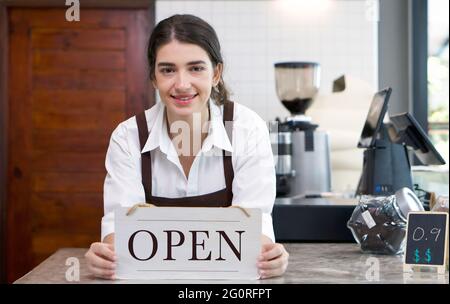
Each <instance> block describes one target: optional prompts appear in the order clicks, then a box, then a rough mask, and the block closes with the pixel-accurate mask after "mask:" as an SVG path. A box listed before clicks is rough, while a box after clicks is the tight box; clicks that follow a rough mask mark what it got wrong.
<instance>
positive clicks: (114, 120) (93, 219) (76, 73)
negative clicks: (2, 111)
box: [7, 8, 154, 282]
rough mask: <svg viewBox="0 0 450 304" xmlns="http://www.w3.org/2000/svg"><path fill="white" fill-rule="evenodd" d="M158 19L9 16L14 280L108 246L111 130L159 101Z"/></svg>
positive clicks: (51, 12)
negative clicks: (155, 69)
mask: <svg viewBox="0 0 450 304" xmlns="http://www.w3.org/2000/svg"><path fill="white" fill-rule="evenodd" d="M151 18H153V13H149V11H148V10H146V9H106V8H105V9H84V10H83V11H82V21H80V22H67V21H66V20H65V10H64V9H57V8H55V9H48V8H47V9H33V8H13V9H11V10H9V16H8V25H9V28H10V31H9V35H10V38H9V40H8V44H9V51H10V54H11V55H10V56H9V59H8V60H9V67H10V69H9V79H10V80H11V85H10V91H9V96H8V105H9V107H10V110H9V112H8V113H9V117H10V120H9V130H10V131H9V132H8V149H9V155H10V157H9V159H8V180H9V181H10V183H9V185H8V189H7V191H8V193H7V201H8V215H7V235H8V240H7V248H8V250H7V262H8V263H7V264H8V269H7V271H8V281H9V282H12V281H13V280H15V279H17V278H18V277H19V276H21V275H23V274H24V273H25V272H27V271H29V270H30V269H31V268H32V267H34V266H35V265H36V264H37V263H39V262H41V261H42V260H43V259H45V258H47V257H48V256H49V255H51V254H52V253H54V251H55V250H57V249H59V248H62V247H88V246H89V245H90V243H92V242H94V241H99V240H100V226H101V218H102V216H103V183H104V179H105V174H106V170H105V166H104V162H105V154H106V150H107V148H108V144H109V140H110V136H111V133H112V131H113V130H114V129H115V128H116V127H117V125H118V124H119V123H120V122H122V121H124V120H125V119H127V118H128V117H131V116H133V115H135V114H137V113H138V112H140V111H143V110H144V109H147V108H149V107H150V106H151V105H152V104H153V103H154V97H153V96H152V94H153V93H154V92H153V91H152V88H151V86H149V79H148V72H147V60H146V44H147V40H148V37H149V34H150V28H151V26H150V24H151V22H150V20H151ZM18 252H20V254H17V253H18Z"/></svg>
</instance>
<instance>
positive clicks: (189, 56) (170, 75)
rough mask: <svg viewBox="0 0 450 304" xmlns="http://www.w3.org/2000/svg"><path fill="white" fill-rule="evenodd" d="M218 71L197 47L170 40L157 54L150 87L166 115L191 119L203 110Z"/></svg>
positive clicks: (216, 81)
mask: <svg viewBox="0 0 450 304" xmlns="http://www.w3.org/2000/svg"><path fill="white" fill-rule="evenodd" d="M221 68H222V66H221V65H220V64H219V65H217V67H216V69H214V68H213V66H212V62H211V60H210V59H209V56H208V53H206V51H205V50H203V49H202V48H201V47H200V46H198V45H195V44H189V43H181V42H179V41H177V40H172V41H171V42H169V43H168V44H165V45H163V46H162V47H160V48H159V49H158V51H157V54H156V63H155V80H154V81H153V85H154V86H155V88H156V89H158V90H159V96H160V97H161V100H162V101H163V102H164V104H165V105H166V108H167V111H168V112H169V114H172V115H174V116H177V117H180V118H181V117H186V116H191V115H192V114H193V113H196V112H202V110H203V109H205V108H206V105H207V102H208V100H209V97H210V95H211V89H212V87H213V86H215V85H216V84H217V83H218V81H219V79H220V73H221V72H222V71H221Z"/></svg>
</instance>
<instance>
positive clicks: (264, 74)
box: [156, 0, 378, 120]
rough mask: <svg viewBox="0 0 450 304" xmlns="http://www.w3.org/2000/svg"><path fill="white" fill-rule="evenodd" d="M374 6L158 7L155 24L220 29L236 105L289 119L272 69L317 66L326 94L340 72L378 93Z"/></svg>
mask: <svg viewBox="0 0 450 304" xmlns="http://www.w3.org/2000/svg"><path fill="white" fill-rule="evenodd" d="M374 5H376V2H375V1H371V0H278V1H276V0H273V1H269V0H266V1H262V0H261V1H237V0H234V1H171V0H159V1H156V21H157V22H158V21H160V20H162V19H164V18H166V17H169V16H171V15H173V14H194V15H196V16H198V17H201V18H203V19H204V20H206V21H207V22H208V23H210V24H211V25H212V26H213V27H214V28H215V30H216V32H217V34H218V36H219V40H220V43H221V46H222V51H223V56H224V60H225V74H224V79H225V82H226V83H227V85H228V87H229V88H230V89H231V91H232V93H233V95H232V100H234V101H237V102H239V103H242V104H245V105H247V106H249V107H250V108H251V109H253V110H255V111H256V112H257V113H258V114H259V115H260V116H261V117H262V118H263V119H265V120H271V119H274V118H275V117H276V116H279V117H281V118H283V117H285V116H286V115H288V112H287V111H286V110H285V109H284V108H283V106H282V105H281V103H280V102H279V101H278V98H277V96H276V92H275V80H274V68H273V64H274V63H275V62H280V61H316V62H319V63H320V64H321V69H322V70H321V72H322V77H321V92H322V93H325V94H327V93H329V92H330V91H331V86H332V81H333V80H334V79H336V78H337V77H339V76H341V75H342V74H347V75H352V76H354V77H357V78H360V79H362V80H364V81H366V82H368V83H370V84H372V85H373V87H374V88H377V82H378V79H377V51H376V49H377V39H376V38H377V20H376V19H377V18H376V17H375V15H374V14H373V8H374Z"/></svg>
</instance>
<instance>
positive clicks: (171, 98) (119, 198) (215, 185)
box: [86, 15, 289, 279]
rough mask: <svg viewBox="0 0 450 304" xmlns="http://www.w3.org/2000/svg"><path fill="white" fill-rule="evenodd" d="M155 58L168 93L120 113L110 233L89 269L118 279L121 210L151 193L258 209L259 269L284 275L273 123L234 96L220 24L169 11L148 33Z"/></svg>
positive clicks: (94, 249)
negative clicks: (131, 113)
mask: <svg viewBox="0 0 450 304" xmlns="http://www.w3.org/2000/svg"><path fill="white" fill-rule="evenodd" d="M148 60H149V66H150V69H149V70H150V80H151V82H152V84H153V86H154V87H155V89H156V90H157V91H158V93H159V96H160V98H161V101H162V102H161V103H157V104H156V105H155V106H153V107H152V108H151V109H149V110H146V111H145V112H143V113H141V114H138V115H136V117H132V118H130V119H128V120H127V121H124V122H122V123H121V124H119V126H118V127H117V128H116V129H115V131H114V132H113V134H112V136H111V141H110V144H109V148H108V152H107V155H106V169H107V172H108V173H107V176H106V179H105V184H104V205H105V215H104V217H103V219H102V240H103V242H97V243H93V244H92V246H91V248H90V250H89V251H88V252H87V254H86V258H87V261H88V266H89V269H90V270H91V272H92V273H93V274H94V275H96V276H98V277H103V278H108V279H112V278H114V275H115V267H116V264H115V263H116V257H115V252H114V209H116V208H117V207H121V206H123V207H129V206H132V205H135V204H136V203H140V202H142V201H145V202H147V203H151V204H154V205H156V206H180V207H229V206H239V207H244V208H259V209H261V211H262V219H261V220H262V235H261V244H262V245H261V254H260V256H259V259H258V261H255V264H257V267H258V270H259V273H260V276H261V278H269V277H274V276H279V275H282V274H283V273H284V272H285V271H286V267H287V264H288V256H289V254H288V253H287V251H286V250H285V248H284V246H283V245H281V244H277V243H275V242H274V241H275V237H274V232H273V227H272V217H271V212H272V208H273V204H274V201H275V169H274V161H273V154H272V150H271V144H270V138H269V132H268V129H267V127H266V125H265V122H264V121H263V120H262V119H261V118H260V117H259V116H258V115H257V114H256V113H255V112H253V111H252V110H250V109H249V108H247V107H245V106H243V105H241V104H238V103H235V102H231V101H230V100H229V98H228V95H229V94H228V92H227V90H226V88H225V84H224V82H223V78H222V71H223V65H224V63H223V60H222V55H221V50H220V44H219V40H218V38H217V35H216V33H215V31H214V29H213V28H212V27H211V26H210V25H209V24H208V23H206V22H205V21H203V20H202V19H200V18H198V17H195V16H192V15H174V16H172V17H170V18H167V19H165V20H163V21H161V22H160V23H159V24H158V25H157V26H156V27H155V29H154V31H153V33H152V35H151V37H150V40H149V44H148ZM179 137H181V138H182V139H186V140H181V141H179V140H178V139H179ZM196 139H199V140H198V141H196ZM196 143H197V144H196ZM186 151H187V152H186ZM256 176H257V177H258V178H255V177H256Z"/></svg>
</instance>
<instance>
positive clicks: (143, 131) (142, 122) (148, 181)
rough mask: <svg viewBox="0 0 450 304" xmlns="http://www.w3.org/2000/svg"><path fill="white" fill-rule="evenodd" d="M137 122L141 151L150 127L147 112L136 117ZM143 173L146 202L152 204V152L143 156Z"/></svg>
mask: <svg viewBox="0 0 450 304" xmlns="http://www.w3.org/2000/svg"><path fill="white" fill-rule="evenodd" d="M136 122H137V126H138V131H139V142H140V144H141V151H142V149H144V146H145V143H146V142H147V139H148V134H149V132H148V125H147V118H146V117H145V112H142V113H139V114H138V115H136ZM141 159H142V161H141V172H142V185H143V186H144V192H145V201H146V202H147V203H150V199H151V197H152V158H151V154H150V151H147V152H145V153H142V154H141Z"/></svg>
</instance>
